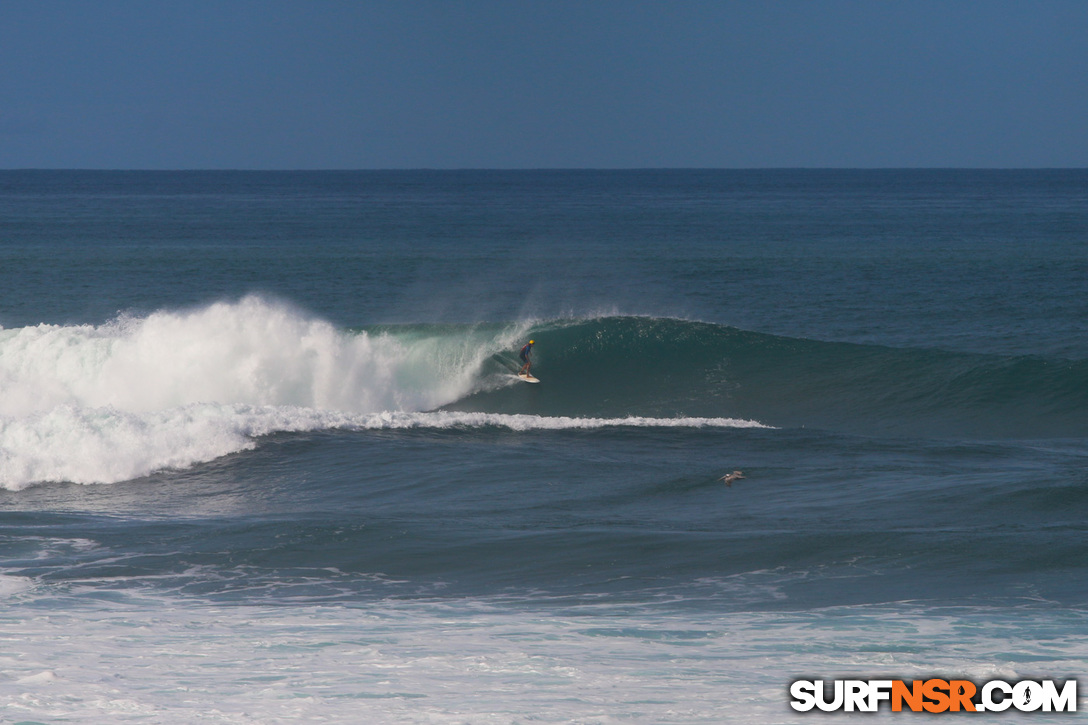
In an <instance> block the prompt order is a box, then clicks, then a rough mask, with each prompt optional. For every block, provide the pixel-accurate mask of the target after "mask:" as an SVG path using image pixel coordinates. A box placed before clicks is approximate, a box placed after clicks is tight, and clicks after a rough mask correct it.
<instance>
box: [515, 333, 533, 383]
mask: <svg viewBox="0 0 1088 725" xmlns="http://www.w3.org/2000/svg"><path fill="white" fill-rule="evenodd" d="M532 352H533V341H532V340H529V344H528V345H526V346H525V347H523V348H521V352H519V353H518V357H520V358H521V361H522V362H523V363H525V364H524V365H522V366H521V370H518V375H528V374H529V368H531V367H532V366H533V361H532V360H530V359H529V356H530V355H531V354H532Z"/></svg>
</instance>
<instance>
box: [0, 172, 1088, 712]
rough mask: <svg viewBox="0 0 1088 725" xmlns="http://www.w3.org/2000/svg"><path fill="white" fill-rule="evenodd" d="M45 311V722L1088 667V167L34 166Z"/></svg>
mask: <svg viewBox="0 0 1088 725" xmlns="http://www.w3.org/2000/svg"><path fill="white" fill-rule="evenodd" d="M0 325H2V327H0V566H2V568H0V601H2V603H3V607H2V609H0V641H2V643H3V644H2V646H0V720H2V721H3V722H10V723H103V722H110V723H286V722H330V723H332V722H336V723H347V722H352V723H726V722H728V723H804V722H811V721H812V720H813V718H816V720H820V721H824V720H831V721H840V720H841V721H850V720H857V719H858V718H859V717H860V718H861V719H866V716H862V715H858V714H856V713H855V714H846V713H841V714H838V715H824V716H822V717H821V716H818V715H813V714H812V713H800V712H797V711H795V710H794V709H793V708H791V706H790V699H791V698H790V693H789V690H790V685H791V683H792V682H794V681H795V680H798V679H823V680H826V681H829V680H834V679H843V678H880V677H886V678H900V679H905V680H911V679H926V678H930V677H944V678H963V679H969V680H972V681H973V682H977V683H981V682H985V681H988V680H991V679H1003V680H1006V681H1020V680H1025V679H1036V680H1038V679H1045V678H1053V679H1058V680H1062V681H1064V680H1067V679H1070V678H1077V677H1080V676H1082V675H1084V674H1086V673H1088V538H1086V534H1088V469H1086V464H1088V334H1086V332H1088V328H1086V325H1088V171H1080V170H1064V171H1063V170H985V171H982V170H928V171H927V170H869V171H864V170H764V171H759V170H752V171H715V170H662V171H656V170H641V171H374V172H241V171H238V172H233V171H222V172H219V171H214V172H213V171H208V172H106V171H2V172H0ZM529 339H532V340H534V341H535V346H534V353H533V358H532V359H533V365H532V372H533V373H534V374H535V375H536V376H537V377H539V378H540V380H541V383H540V384H539V385H526V384H523V383H521V382H520V381H518V380H517V379H516V377H515V376H514V372H515V371H516V369H517V367H518V365H519V361H518V359H517V352H518V350H519V349H520V347H521V346H522V345H524V344H525V343H526V342H527V341H528V340H529ZM734 470H739V471H742V472H743V475H744V478H742V479H739V480H737V481H735V482H733V483H732V484H731V485H728V486H727V485H725V484H724V483H723V482H722V481H721V480H720V479H721V477H722V476H723V475H725V474H727V473H729V472H732V471H734ZM1082 684H1084V686H1085V687H1088V680H1085V681H1084V683H1082ZM1081 695H1082V697H1081V701H1080V708H1079V709H1081V710H1083V709H1084V707H1085V701H1084V696H1085V695H1088V693H1081ZM869 717H872V716H869ZM876 717H878V719H881V720H882V721H883V720H884V719H892V720H895V719H905V720H909V719H911V718H912V717H917V716H916V715H911V714H909V713H892V712H890V711H888V709H887V707H886V706H885V708H884V709H883V711H882V713H881V714H880V715H877V716H876ZM1079 717H1080V714H1079V713H1077V714H1069V713H1049V714H1047V713H1042V712H1031V713H1027V712H1024V713H1021V712H1015V711H1009V712H1006V713H1004V714H1003V715H1002V716H1001V717H1000V720H1001V721H1002V722H1008V723H1012V722H1032V723H1036V722H1072V721H1076V720H1077V719H1078V718H1079Z"/></svg>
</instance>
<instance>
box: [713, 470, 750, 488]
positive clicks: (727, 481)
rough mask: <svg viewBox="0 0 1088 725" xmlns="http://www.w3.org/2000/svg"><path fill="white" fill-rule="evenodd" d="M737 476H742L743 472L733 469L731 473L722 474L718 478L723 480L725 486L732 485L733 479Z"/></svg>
mask: <svg viewBox="0 0 1088 725" xmlns="http://www.w3.org/2000/svg"><path fill="white" fill-rule="evenodd" d="M738 478H744V474H743V473H741V472H740V471H733V472H732V473H727V474H725V475H724V476H722V477H721V478H719V479H718V480H719V481H725V485H726V486H730V487H732V486H733V481H736V480H737V479H738Z"/></svg>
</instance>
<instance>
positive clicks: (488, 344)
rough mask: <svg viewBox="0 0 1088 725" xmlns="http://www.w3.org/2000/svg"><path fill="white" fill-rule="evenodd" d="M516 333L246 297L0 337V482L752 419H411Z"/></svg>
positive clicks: (456, 389)
mask: <svg viewBox="0 0 1088 725" xmlns="http://www.w3.org/2000/svg"><path fill="white" fill-rule="evenodd" d="M523 333H524V325H512V326H510V327H508V328H506V329H503V330H501V331H498V332H495V331H490V332H486V333H478V334H473V333H472V332H471V331H469V332H468V333H466V332H464V331H461V332H459V334H456V335H455V334H442V333H440V332H434V333H427V332H414V333H411V334H406V335H402V336H394V335H390V334H375V335H371V334H367V333H365V332H362V333H350V332H344V331H341V330H338V329H336V328H335V327H334V326H333V325H331V324H330V323H328V322H325V321H323V320H319V319H315V318H313V317H310V316H307V315H305V314H302V313H300V312H299V311H297V310H295V309H293V308H291V307H290V306H288V305H284V304H279V303H275V302H271V301H269V300H266V299H263V298H260V297H247V298H245V299H242V300H240V301H238V302H236V303H218V304H213V305H210V306H208V307H204V308H201V309H196V310H191V311H187V312H156V313H154V314H152V315H149V316H147V317H143V318H121V319H118V320H116V321H113V322H111V323H109V324H106V325H102V326H90V325H81V326H58V325H38V326H36V327H27V328H22V329H18V330H0V391H3V393H2V395H0V486H2V487H4V488H8V489H12V490H17V489H20V488H24V487H26V486H28V485H31V484H33V483H37V482H45V481H70V482H74V483H114V482H117V481H124V480H129V479H132V478H136V477H139V476H142V475H146V474H149V473H151V472H153V471H158V470H163V469H170V468H185V467H187V466H191V465H193V464H195V463H199V462H202V461H209V460H212V459H215V458H218V457H221V456H224V455H227V454H230V453H235V452H238V451H243V450H246V449H249V448H252V447H254V445H255V442H254V439H255V438H257V437H259V436H263V435H268V434H271V433H275V432H293V431H309V430H322V429H329V428H350V429H374V428H451V427H489V426H498V427H505V428H509V429H511V430H518V431H528V430H561V429H576V428H600V427H608V426H642V427H647V426H654V427H675V426H685V427H704V426H717V427H751V426H759V423H756V422H754V421H744V420H734V419H729V418H645V417H631V418H571V417H541V416H536V415H500V414H492V413H460V412H442V411H433V412H427V411H429V410H431V409H433V408H435V407H438V406H441V405H443V404H446V403H450V402H453V401H455V400H457V399H459V398H461V397H464V396H465V395H467V394H469V393H470V392H473V391H474V390H476V389H479V388H481V387H486V386H487V385H488V384H489V382H488V381H484V380H482V375H481V370H482V368H483V365H484V363H485V361H486V360H487V359H488V358H489V357H491V356H492V355H494V354H495V353H496V352H499V351H502V350H509V349H511V347H512V346H513V345H514V343H515V341H516V340H518V339H519V337H520V336H522V335H523ZM491 382H492V383H493V381H491Z"/></svg>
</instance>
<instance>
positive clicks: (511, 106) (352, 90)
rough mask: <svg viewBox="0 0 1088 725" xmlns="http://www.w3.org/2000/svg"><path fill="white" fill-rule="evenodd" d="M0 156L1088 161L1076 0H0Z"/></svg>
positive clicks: (493, 162)
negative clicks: (85, 0) (351, 0)
mask: <svg viewBox="0 0 1088 725" xmlns="http://www.w3.org/2000/svg"><path fill="white" fill-rule="evenodd" d="M0 99H2V101H0V103H2V106H0V168H9V169H10V168H108V169H191V168H216V169H221V168H239V169H360V168H365V169H369V168H583V167H590V168H639V167H723V168H752V167H1088V2H1085V1H1083V0H1060V1H1059V0H1037V1H1034V2H1026V1H1025V2H1007V1H1003V0H979V1H970V0H942V1H940V2H929V1H927V0H909V1H905V0H904V1H896V0H884V1H876V0H828V1H825V2H820V1H812V2H801V1H791V2H773V1H771V0H767V1H759V0H748V1H744V2H729V1H728V0H718V1H716V2H696V1H681V0H675V1H666V0H660V1H655V2H640V1H638V0H623V1H618V0H615V1H611V0H600V1H598V2H594V1H593V0H577V1H575V0H572V1H569V2H568V1H564V0H553V1H549V0H535V1H532V2H529V1H523V0H502V1H496V2H490V1H480V2H456V1H452V0H451V1H444V2H437V1H436V2H422V1H421V2H411V1H398V2H384V1H378V0H375V1H370V2H367V1H363V0H358V1H354V2H336V1H331V0H324V1H320V2H318V1H311V0H306V1H303V0H298V1H297V2H282V1H279V0H262V1H260V2H250V1H247V0H216V1H214V2H204V1H201V0H192V1H188V2H166V1H165V0H164V1H162V2H154V1H143V0H139V1H136V0H134V1H131V2H129V1H117V0H96V1H94V2H82V1H80V2H75V1H71V2H59V1H56V0H4V2H2V3H0Z"/></svg>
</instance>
